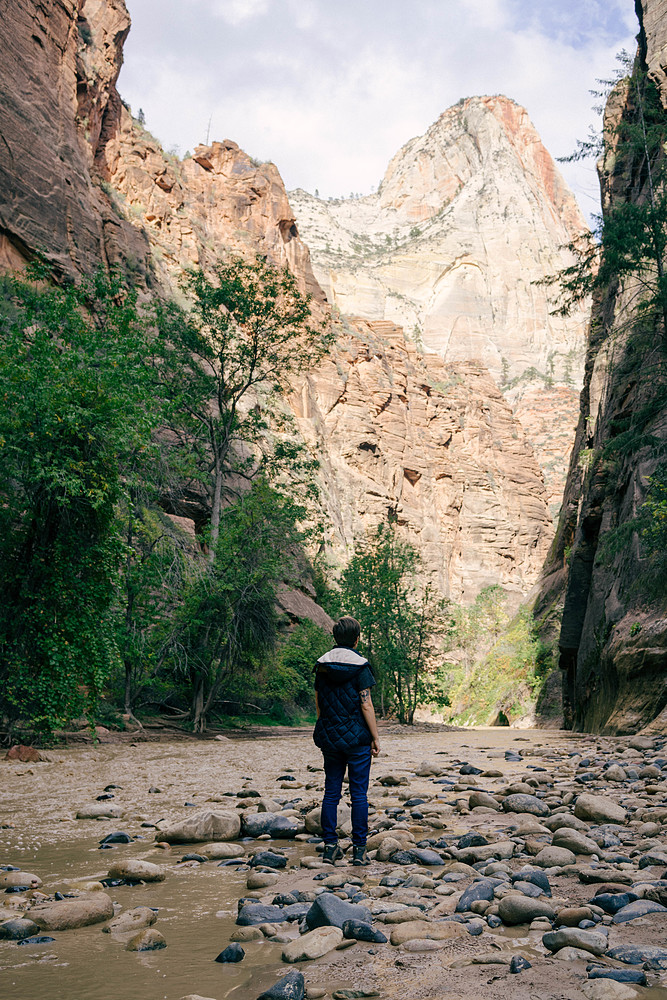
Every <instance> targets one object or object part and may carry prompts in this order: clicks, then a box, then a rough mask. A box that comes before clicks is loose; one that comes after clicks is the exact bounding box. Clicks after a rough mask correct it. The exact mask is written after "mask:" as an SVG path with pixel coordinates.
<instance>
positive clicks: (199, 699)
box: [192, 673, 206, 733]
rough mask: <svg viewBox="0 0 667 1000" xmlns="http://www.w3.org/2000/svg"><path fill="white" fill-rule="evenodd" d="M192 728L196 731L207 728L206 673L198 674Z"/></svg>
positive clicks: (193, 699)
mask: <svg viewBox="0 0 667 1000" xmlns="http://www.w3.org/2000/svg"><path fill="white" fill-rule="evenodd" d="M192 729H193V732H195V733H203V732H204V730H205V729H206V711H205V707H204V675H203V674H200V673H198V674H197V677H196V680H195V683H194V689H193V692H192Z"/></svg>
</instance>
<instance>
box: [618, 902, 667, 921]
mask: <svg viewBox="0 0 667 1000" xmlns="http://www.w3.org/2000/svg"><path fill="white" fill-rule="evenodd" d="M649 913H667V906H661V904H660V903H654V902H653V901H652V900H650V899H637V900H635V901H634V902H633V903H628V905H627V906H623V907H621V909H620V910H618V911H617V912H616V913H615V914H614V918H613V919H614V923H615V924H624V923H627V921H628V920H636V919H637V917H645V916H646V915H647V914H649Z"/></svg>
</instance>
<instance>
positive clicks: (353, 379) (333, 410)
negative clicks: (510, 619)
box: [293, 320, 551, 600]
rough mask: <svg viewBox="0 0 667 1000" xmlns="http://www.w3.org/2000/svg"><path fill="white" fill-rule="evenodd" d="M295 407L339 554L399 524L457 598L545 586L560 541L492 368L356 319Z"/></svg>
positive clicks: (539, 480)
mask: <svg viewBox="0 0 667 1000" xmlns="http://www.w3.org/2000/svg"><path fill="white" fill-rule="evenodd" d="M293 406H294V408H295V412H296V414H297V417H298V422H299V427H300V430H301V433H302V434H303V436H304V438H305V440H306V441H307V442H308V443H309V444H310V445H311V447H312V448H313V450H314V451H315V452H316V453H317V454H318V456H319V458H320V461H321V462H322V473H323V475H322V484H323V491H324V499H323V503H324V506H325V510H326V511H327V512H328V515H329V518H328V519H329V522H330V526H331V527H330V529H329V530H330V535H329V539H328V541H329V544H330V546H331V548H332V549H333V550H334V551H336V550H338V551H340V550H341V547H344V548H349V546H350V545H351V544H352V542H353V541H354V540H355V539H356V538H359V537H360V536H363V534H364V533H365V532H366V531H367V530H368V529H374V528H375V527H376V526H377V525H378V524H379V523H380V522H383V521H387V520H388V519H394V520H395V521H396V522H397V523H398V525H399V526H401V527H402V528H403V532H404V534H405V536H406V537H407V538H408V539H409V540H410V541H412V542H413V544H415V545H416V547H417V548H418V549H419V551H420V552H421V554H422V557H423V559H424V563H425V566H426V569H427V571H428V572H429V574H430V575H431V576H432V577H433V578H434V580H435V582H437V584H438V586H439V587H440V589H441V590H442V591H443V593H445V594H447V595H451V597H452V598H454V599H457V600H458V599H461V598H463V599H472V598H473V597H475V596H476V594H477V593H479V591H480V590H481V589H482V588H483V587H485V586H488V585H491V584H493V583H501V584H502V585H503V586H505V587H506V588H507V589H509V590H516V591H522V590H524V589H525V588H526V586H527V585H529V584H530V582H531V581H532V580H534V579H536V576H537V573H538V571H539V568H540V566H541V563H542V560H543V559H544V556H545V554H546V550H547V548H548V545H549V542H550V539H551V529H550V517H549V513H548V509H547V505H546V496H545V491H544V484H543V480H542V476H541V474H540V471H539V469H538V467H537V463H536V462H535V459H534V456H533V453H532V448H531V447H530V445H529V444H528V442H527V441H526V438H525V435H524V433H523V431H522V429H521V427H520V425H519V424H518V422H517V421H516V420H515V419H514V417H513V415H512V411H511V409H510V407H509V405H508V404H507V402H506V401H505V399H504V398H503V396H502V393H501V392H500V391H499V390H498V388H497V386H496V385H495V384H494V382H493V380H492V379H491V378H490V376H489V374H488V372H487V371H486V370H485V368H484V367H483V366H482V365H481V364H479V363H478V362H473V361H469V362H457V363H450V364H447V363H445V362H443V360H442V359H441V358H440V357H438V356H437V355H432V354H421V353H419V352H418V351H417V350H416V348H415V346H414V344H412V343H411V342H409V341H406V340H405V338H404V336H403V332H402V330H401V328H400V327H398V326H395V325H394V324H391V323H388V322H386V321H376V322H369V321H364V320H354V321H352V326H350V327H348V329H347V333H346V334H345V335H343V336H341V338H340V339H339V343H338V346H337V350H336V352H335V355H334V356H333V357H332V358H331V359H330V360H328V361H327V362H325V363H324V364H323V365H322V366H321V367H320V369H319V370H318V371H317V372H315V373H314V374H313V375H312V376H311V377H310V378H309V379H308V380H307V382H306V384H305V385H304V387H303V391H302V394H301V399H300V400H298V399H295V400H294V401H293Z"/></svg>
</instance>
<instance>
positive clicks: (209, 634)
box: [161, 478, 302, 733]
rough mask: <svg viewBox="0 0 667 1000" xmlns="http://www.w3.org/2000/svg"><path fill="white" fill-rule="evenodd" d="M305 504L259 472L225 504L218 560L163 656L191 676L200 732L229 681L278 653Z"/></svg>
mask: <svg viewBox="0 0 667 1000" xmlns="http://www.w3.org/2000/svg"><path fill="white" fill-rule="evenodd" d="M301 514H302V511H301V510H300V509H299V508H298V507H296V506H295V505H294V504H293V503H292V502H291V501H290V500H288V499H287V498H285V497H283V496H281V495H280V494H279V493H277V492H276V491H275V490H273V489H272V488H271V487H270V486H269V484H268V483H267V482H266V480H265V479H263V478H258V479H256V480H255V482H254V483H253V485H252V487H251V489H250V490H248V491H247V492H246V493H244V494H242V495H241V496H240V497H239V499H238V500H237V501H236V502H235V503H233V504H229V505H228V506H227V507H225V508H223V510H222V513H221V517H220V532H219V536H218V542H217V545H216V547H215V552H214V554H215V558H214V561H213V563H210V564H207V565H205V566H202V568H201V571H200V572H199V573H198V575H197V577H196V579H194V581H193V582H192V584H191V586H190V587H189V588H188V589H187V591H186V592H185V594H184V596H183V599H182V604H181V606H180V608H178V610H177V611H176V614H175V618H174V622H173V624H170V625H169V626H168V630H167V636H166V637H165V640H164V648H163V650H162V653H161V661H162V662H163V663H165V664H166V665H167V666H168V667H170V668H171V670H172V671H173V673H174V674H175V675H176V677H177V678H182V679H184V680H185V681H186V683H187V685H188V687H189V690H190V698H191V705H190V711H189V715H190V718H191V719H192V724H193V728H194V731H195V732H198V733H201V732H203V731H204V730H205V728H206V719H207V716H208V715H209V713H210V711H211V709H212V707H213V706H214V704H215V702H216V699H217V698H218V697H219V695H220V693H221V691H222V689H223V687H224V685H225V683H226V682H228V681H229V680H230V679H231V678H232V677H234V678H235V679H236V680H238V676H239V674H240V672H241V671H242V670H244V669H252V670H254V671H258V670H260V669H261V665H262V662H263V661H264V660H266V659H268V658H270V657H271V656H272V654H273V652H274V649H275V644H276V638H277V630H278V613H277V611H276V588H277V585H278V583H279V582H280V581H281V580H283V579H284V578H285V576H286V575H287V574H288V573H289V566H290V562H291V560H292V558H293V555H294V550H295V547H296V546H297V545H298V543H299V540H300V534H299V531H298V529H297V527H296V524H297V521H298V519H299V517H300V515H301Z"/></svg>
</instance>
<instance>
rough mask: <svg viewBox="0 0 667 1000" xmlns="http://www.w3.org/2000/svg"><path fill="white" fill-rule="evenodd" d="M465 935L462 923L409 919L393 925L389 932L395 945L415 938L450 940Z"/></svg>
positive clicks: (465, 936)
mask: <svg viewBox="0 0 667 1000" xmlns="http://www.w3.org/2000/svg"><path fill="white" fill-rule="evenodd" d="M467 937H468V932H467V930H466V929H465V927H464V925H463V924H458V923H454V922H453V921H443V922H441V923H438V922H437V921H433V922H430V921H428V920H410V921H408V922H407V923H405V924H399V925H398V926H397V927H394V929H393V930H392V932H391V943H392V944H393V945H394V946H396V945H399V944H405V942H406V941H413V940H415V939H417V938H419V939H421V940H426V941H450V940H452V939H453V938H467Z"/></svg>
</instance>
